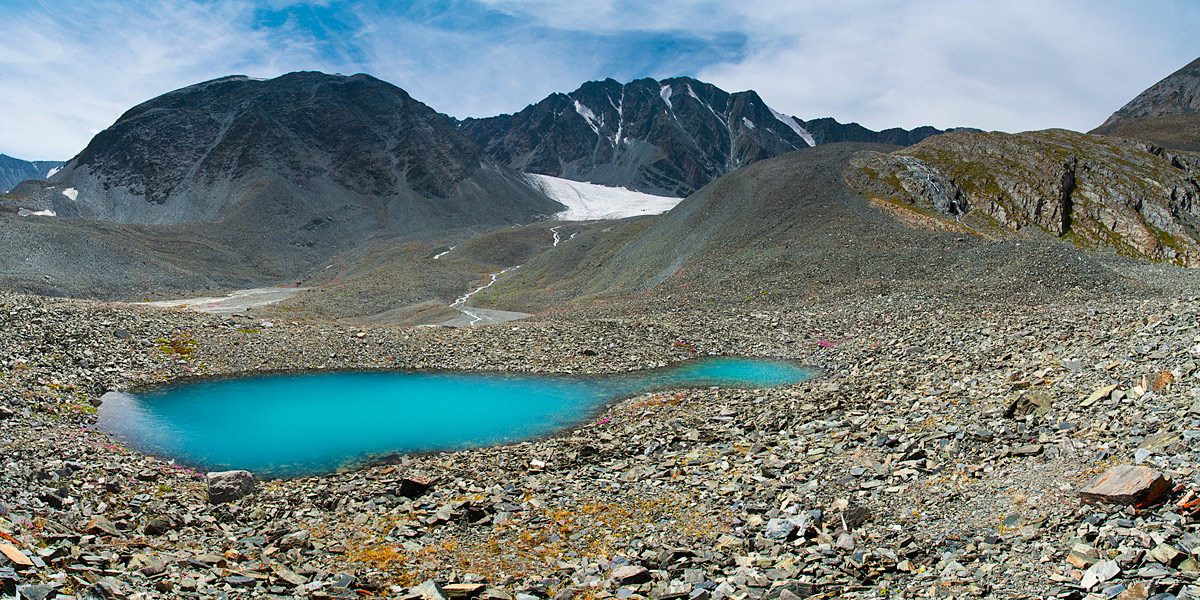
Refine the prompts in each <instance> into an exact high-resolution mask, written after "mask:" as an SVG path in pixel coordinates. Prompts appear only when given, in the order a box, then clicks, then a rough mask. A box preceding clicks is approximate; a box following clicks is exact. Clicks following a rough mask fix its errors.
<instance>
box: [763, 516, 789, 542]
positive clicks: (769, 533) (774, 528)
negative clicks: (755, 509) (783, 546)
mask: <svg viewBox="0 0 1200 600" xmlns="http://www.w3.org/2000/svg"><path fill="white" fill-rule="evenodd" d="M795 531H796V524H795V523H792V522H791V521H790V520H788V519H771V520H770V521H767V530H766V532H765V533H763V535H764V536H766V537H767V538H769V539H772V540H786V539H788V538H789V537H791V536H792V533H793V532H795Z"/></svg>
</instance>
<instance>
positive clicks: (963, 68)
mask: <svg viewBox="0 0 1200 600" xmlns="http://www.w3.org/2000/svg"><path fill="white" fill-rule="evenodd" d="M486 1H487V2H488V3H489V4H491V5H492V6H494V7H496V8H498V9H501V10H505V11H508V12H510V13H513V14H521V15H524V16H526V17H529V18H532V19H538V20H541V21H542V22H544V23H546V24H548V25H551V26H554V27H561V28H566V29H574V30H579V31H595V30H601V31H606V32H609V33H614V32H621V31H626V32H628V31H647V30H656V31H670V30H678V31H687V32H689V33H692V34H714V33H717V32H722V31H725V32H738V33H742V34H744V35H745V36H746V39H747V52H746V54H745V56H743V57H740V58H738V59H737V60H734V61H729V62H724V63H717V64H711V65H708V66H707V67H704V68H701V69H699V70H698V71H697V72H696V73H695V75H696V76H697V77H698V78H700V79H703V80H706V81H710V82H712V83H715V84H717V85H719V86H721V87H723V88H725V89H727V90H729V91H736V90H743V89H755V90H757V91H758V92H759V93H760V94H761V95H762V96H763V98H764V99H765V100H767V101H768V102H769V103H771V104H772V105H774V106H775V107H776V108H778V109H781V110H784V111H785V112H788V113H792V114H797V115H798V116H800V117H802V118H814V117H820V116H834V117H837V118H838V119H839V120H842V121H848V120H857V121H859V122H860V123H862V124H863V125H866V126H868V127H872V128H876V129H880V128H885V127H892V126H903V127H909V128H911V127H915V126H919V125H927V124H932V125H936V126H940V127H949V126H955V125H969V126H976V127H981V128H985V129H1001V130H1008V131H1019V130H1025V129H1037V128H1047V127H1066V128H1073V129H1081V130H1087V129H1090V128H1092V127H1095V126H1096V125H1099V124H1100V122H1102V121H1103V120H1104V119H1105V118H1106V117H1107V116H1108V115H1109V114H1110V113H1111V112H1112V111H1114V110H1116V109H1117V108H1118V107H1120V106H1121V105H1122V104H1124V103H1125V102H1126V101H1128V100H1130V99H1132V97H1133V96H1134V95H1136V94H1137V93H1139V92H1141V91H1142V90H1143V89H1145V88H1146V87H1148V86H1150V85H1151V84H1153V83H1154V82H1156V81H1158V80H1159V79H1161V78H1162V77H1164V76H1166V75H1167V74H1169V73H1170V72H1172V71H1174V70H1175V69H1177V68H1179V67H1181V66H1183V65H1184V64H1186V63H1187V62H1189V61H1191V60H1192V59H1194V58H1195V57H1196V47H1195V43H1194V40H1195V32H1196V31H1198V30H1200V6H1198V5H1196V4H1195V3H1192V2H1187V1H1186V0H1159V1H1156V2H1138V3H1128V2H1120V1H1115V0H1110V1H1094V0H1058V1H1053V2H1050V1H1044V0H1015V1H1006V2H994V1H979V0H971V1H964V0H913V1H910V2H903V3H898V2H877V1H868V0H848V1H843V2H837V3H824V2H778V1H777V0H737V1H736V2H694V3H636V2H618V1H617V0H595V1H590V2H572V3H560V2H555V1H553V0H486Z"/></svg>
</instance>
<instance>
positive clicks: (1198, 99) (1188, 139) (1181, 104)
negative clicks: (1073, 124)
mask: <svg viewBox="0 0 1200 600" xmlns="http://www.w3.org/2000/svg"><path fill="white" fill-rule="evenodd" d="M1090 133H1099V134H1106V135H1116V136H1121V137H1129V138H1136V139H1141V140H1147V141H1151V142H1155V143H1157V144H1161V145H1163V146H1166V147H1168V148H1176V149H1179V150H1192V151H1200V58H1198V59H1196V60H1194V61H1192V62H1190V63H1188V64H1187V66H1185V67H1183V68H1182V69H1179V70H1178V71H1175V72H1174V73H1172V74H1171V75H1169V76H1167V77H1166V78H1165V79H1163V80H1162V81H1159V82H1158V83H1156V84H1154V85H1152V86H1150V88H1148V89H1147V90H1146V91H1144V92H1142V93H1141V94H1138V96H1137V97H1136V98H1134V99H1133V100H1130V101H1129V104H1126V105H1125V106H1123V107H1121V109H1120V110H1118V111H1117V112H1115V113H1113V114H1112V116H1111V117H1109V118H1108V120H1106V121H1105V122H1104V124H1102V125H1100V126H1099V127H1097V128H1096V129H1093V130H1092V131H1091V132H1090Z"/></svg>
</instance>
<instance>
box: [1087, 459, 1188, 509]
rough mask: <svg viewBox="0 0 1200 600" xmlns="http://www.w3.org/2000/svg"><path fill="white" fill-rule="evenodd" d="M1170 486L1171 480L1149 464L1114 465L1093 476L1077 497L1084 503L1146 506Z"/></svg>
mask: <svg viewBox="0 0 1200 600" xmlns="http://www.w3.org/2000/svg"><path fill="white" fill-rule="evenodd" d="M1170 487H1171V482H1170V481H1169V480H1167V478H1165V477H1163V475H1162V473H1159V472H1158V471H1155V470H1154V469H1151V468H1150V467H1145V466H1134V465H1116V466H1113V467H1109V469H1108V470H1107V471H1105V472H1104V473H1103V474H1102V475H1100V476H1099V477H1097V478H1095V479H1093V480H1092V481H1091V483H1089V484H1088V486H1087V487H1085V488H1084V489H1082V490H1080V491H1079V496H1080V497H1081V498H1083V500H1084V502H1096V503H1108V504H1125V505H1145V504H1149V503H1151V502H1154V501H1155V500H1156V499H1158V497H1159V496H1161V495H1162V494H1163V492H1165V491H1167V489H1168V488H1170Z"/></svg>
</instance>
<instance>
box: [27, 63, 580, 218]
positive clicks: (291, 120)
mask: <svg viewBox="0 0 1200 600" xmlns="http://www.w3.org/2000/svg"><path fill="white" fill-rule="evenodd" d="M50 184H51V187H50V188H49V190H52V191H51V192H50V193H48V194H47V195H45V196H43V197H42V200H43V201H45V202H48V203H49V204H50V205H51V206H47V208H52V209H53V210H55V211H57V213H58V214H59V216H62V217H76V216H77V217H87V218H95V219H101V220H107V221H115V222H124V223H159V224H166V223H185V222H200V223H203V222H230V221H231V220H235V219H236V220H245V219H260V220H265V221H267V222H268V223H270V224H271V225H272V226H275V227H282V228H290V227H293V226H303V224H304V223H312V224H313V226H314V227H322V226H323V224H324V223H327V222H337V221H345V220H352V221H354V223H353V227H351V229H353V230H357V231H364V230H370V229H381V230H388V231H406V230H408V231H412V230H418V229H420V228H422V227H427V226H432V227H453V226H469V225H475V224H482V223H504V222H509V221H516V222H520V221H528V220H530V219H532V218H534V217H535V216H537V215H539V214H546V213H552V212H555V211H556V210H558V209H560V207H559V206H558V205H557V203H554V202H552V201H550V200H549V199H548V198H546V197H545V196H544V195H542V194H541V193H540V192H538V191H537V190H534V189H533V188H531V187H530V186H528V185H527V184H526V183H525V182H524V179H523V178H522V177H520V176H519V175H518V174H515V173H512V172H511V171H509V170H508V169H505V168H504V167H502V166H500V165H498V164H496V162H495V161H494V160H492V159H491V158H490V157H488V156H487V155H486V154H484V153H483V152H482V151H481V149H480V148H479V147H478V145H476V144H475V143H473V142H472V141H470V140H468V139H467V138H465V137H463V136H462V135H461V134H460V133H458V131H457V130H455V128H454V127H453V126H452V125H451V124H449V123H447V122H446V121H445V119H444V118H443V117H442V116H441V115H439V114H438V113H436V112H435V111H433V109H431V108H429V107H428V106H426V105H424V104H422V103H420V102H418V101H416V100H414V99H413V98H412V97H410V96H409V95H408V94H407V93H406V92H404V90H401V89H400V88H397V87H395V86H393V85H390V84H387V83H384V82H382V81H379V80H378V79H375V78H373V77H370V76H367V75H354V76H351V77H343V76H340V75H326V74H323V73H290V74H287V75H284V76H281V77H278V78H276V79H272V80H267V81H262V80H255V79H251V78H248V77H240V76H233V77H225V78H221V79H216V80H213V81H208V82H205V83H200V84H197V85H193V86H189V87H186V88H183V89H180V90H176V91H174V92H170V93H168V94H164V95H162V96H160V97H158V98H154V99H152V100H150V101H147V102H145V103H143V104H140V105H138V106H136V107H134V108H132V109H130V110H129V111H128V112H126V113H125V114H124V115H122V116H121V118H120V119H118V120H117V122H116V123H114V124H113V125H112V126H111V127H109V128H108V129H106V130H105V131H102V132H101V133H99V134H98V135H96V137H95V138H93V140H92V141H91V143H89V144H88V146H87V148H85V149H84V150H83V152H81V153H80V154H79V155H78V156H76V157H75V158H74V159H72V160H71V161H70V162H69V163H68V164H67V165H66V167H64V168H63V170H62V171H61V172H59V173H57V174H55V175H54V176H53V177H52V178H51V179H50ZM285 221H286V223H285ZM297 224H298V225H297Z"/></svg>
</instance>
